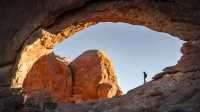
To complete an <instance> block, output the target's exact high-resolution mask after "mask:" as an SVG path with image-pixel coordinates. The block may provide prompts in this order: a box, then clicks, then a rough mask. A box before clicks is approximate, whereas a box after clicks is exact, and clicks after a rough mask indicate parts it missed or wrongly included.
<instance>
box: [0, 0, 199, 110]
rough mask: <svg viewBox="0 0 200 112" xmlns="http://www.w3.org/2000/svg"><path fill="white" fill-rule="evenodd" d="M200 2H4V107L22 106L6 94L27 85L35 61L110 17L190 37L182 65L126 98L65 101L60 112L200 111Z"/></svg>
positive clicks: (0, 49)
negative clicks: (56, 46) (70, 103)
mask: <svg viewBox="0 0 200 112" xmlns="http://www.w3.org/2000/svg"><path fill="white" fill-rule="evenodd" d="M199 4H200V1H199V0H12V1H11V0H1V1H0V111H2V112H8V111H7V109H8V108H7V107H9V109H11V110H16V107H18V105H17V104H20V103H16V105H14V104H15V103H13V102H12V100H8V99H10V98H11V99H12V98H13V97H15V98H16V99H18V97H17V96H18V95H17V96H16V95H13V94H6V93H12V91H13V90H12V89H9V88H11V87H13V88H18V87H19V88H21V87H22V84H23V81H24V79H25V78H26V75H27V73H28V71H29V70H30V69H31V68H32V66H33V64H34V63H35V61H37V60H38V59H40V57H42V56H44V55H48V54H49V53H51V51H52V48H53V47H54V46H55V45H56V44H57V43H59V42H61V41H62V40H63V39H65V38H68V37H70V36H71V35H73V34H74V33H76V32H78V31H80V30H82V29H84V28H86V27H89V26H91V25H94V24H96V23H98V22H105V21H108V22H126V23H130V24H133V25H135V24H137V25H143V26H147V27H149V28H151V29H154V30H156V31H160V32H166V33H169V34H171V35H174V36H176V37H178V38H179V39H182V40H184V41H186V43H185V45H184V46H183V48H182V52H183V56H182V58H181V60H179V62H178V63H177V65H175V66H172V67H169V68H167V69H164V71H163V73H161V74H160V75H159V76H157V77H156V78H155V80H153V81H151V82H149V83H147V84H145V85H143V86H141V87H139V88H136V89H134V90H132V91H131V92H129V93H128V94H127V95H125V96H122V97H119V98H114V99H111V100H103V101H98V102H95V103H89V104H88V103H87V104H81V105H62V104H60V105H58V109H57V112H79V111H81V112H88V111H90V112H96V111H102V112H105V111H106V112H130V111H131V112H132V111H133V110H137V109H144V108H146V109H152V108H156V109H157V111H159V112H164V111H165V112H177V111H181V112H198V111H200V109H199V105H200V102H199V101H200V100H199V99H200V98H199V94H200V93H199V90H200V89H199V86H198V85H199V82H200V78H199V75H200V73H199V70H200V66H199V59H200V56H199V51H200V50H199V49H200V43H199V42H200V38H199V37H200V32H199V29H200V19H199V18H200V13H199V12H200V6H199ZM11 82H12V83H11ZM104 87H106V88H109V86H103V88H104ZM100 88H101V87H100ZM149 91H150V92H149ZM98 94H103V93H98ZM19 99H20V98H19ZM19 101H21V100H18V101H17V102H19ZM9 104H13V105H9ZM11 112H13V111H11ZM14 112H15V111H14ZM154 112H155V111H154Z"/></svg>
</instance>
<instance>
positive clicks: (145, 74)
mask: <svg viewBox="0 0 200 112" xmlns="http://www.w3.org/2000/svg"><path fill="white" fill-rule="evenodd" d="M143 74H144V84H145V83H146V78H147V76H148V75H147V73H146V72H143Z"/></svg>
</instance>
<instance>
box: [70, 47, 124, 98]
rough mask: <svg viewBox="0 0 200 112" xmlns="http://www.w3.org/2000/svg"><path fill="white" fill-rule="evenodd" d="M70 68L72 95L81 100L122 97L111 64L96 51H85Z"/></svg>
mask: <svg viewBox="0 0 200 112" xmlns="http://www.w3.org/2000/svg"><path fill="white" fill-rule="evenodd" d="M70 67H71V69H72V73H73V94H75V95H76V96H78V97H80V99H81V100H83V101H86V100H95V99H101V98H112V97H113V96H120V95H122V92H121V90H120V88H119V86H118V84H117V79H116V75H115V73H114V70H113V67H112V63H111V61H110V60H109V59H108V57H107V56H106V55H105V54H104V53H102V52H100V51H98V50H90V51H86V52H85V53H83V54H82V55H80V56H79V57H78V58H77V59H75V60H74V61H73V62H72V63H71V64H70Z"/></svg>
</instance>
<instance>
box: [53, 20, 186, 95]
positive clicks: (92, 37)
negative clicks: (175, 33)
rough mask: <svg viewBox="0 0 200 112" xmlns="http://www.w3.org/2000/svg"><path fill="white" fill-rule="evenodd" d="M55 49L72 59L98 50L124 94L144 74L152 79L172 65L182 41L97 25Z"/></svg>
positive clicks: (114, 25)
mask: <svg viewBox="0 0 200 112" xmlns="http://www.w3.org/2000/svg"><path fill="white" fill-rule="evenodd" d="M72 37H73V38H69V39H66V40H65V41H63V42H62V43H61V44H59V45H57V46H56V47H55V48H54V52H55V54H57V55H60V56H63V57H67V58H69V59H71V60H73V59H75V58H76V57H78V56H79V55H80V54H81V53H83V52H84V51H86V50H91V49H99V50H102V51H104V52H106V54H107V55H108V56H109V57H110V59H111V60H112V62H113V66H114V70H115V72H116V74H117V78H118V82H119V85H120V87H121V88H122V90H123V91H124V92H127V91H128V90H130V89H133V88H135V87H137V86H139V85H142V84H143V73H142V72H143V71H146V72H147V73H148V75H149V77H148V81H149V80H151V78H152V76H154V75H155V74H156V73H159V72H161V71H162V69H163V68H165V67H167V66H170V65H174V64H176V63H177V61H178V59H179V58H180V56H181V55H182V54H181V52H180V47H181V46H182V44H183V41H181V40H179V39H177V38H176V37H172V36H171V35H169V34H167V33H161V32H156V31H153V30H151V29H149V28H146V27H143V26H138V25H130V24H126V23H109V22H104V23H99V24H97V25H94V26H91V27H89V28H87V29H84V30H82V31H80V32H78V33H76V34H75V35H73V36H72Z"/></svg>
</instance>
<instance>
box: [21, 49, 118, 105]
mask: <svg viewBox="0 0 200 112" xmlns="http://www.w3.org/2000/svg"><path fill="white" fill-rule="evenodd" d="M23 88H24V91H25V93H26V95H27V98H28V99H34V97H35V99H38V97H41V95H42V94H46V95H45V96H48V97H51V98H52V99H53V100H55V101H57V102H65V103H80V102H83V101H90V100H97V99H102V98H112V97H114V96H120V95H121V94H122V92H121V90H120V88H119V86H118V84H117V79H116V76H115V73H114V71H113V68H112V64H111V61H110V60H109V59H108V58H107V56H105V54H103V53H102V52H100V51H97V50H93V51H87V52H85V53H83V54H82V55H81V56H79V57H78V58H77V59H76V60H75V61H73V62H72V63H71V64H69V61H63V59H59V58H58V57H56V56H55V55H53V54H51V55H47V56H43V57H42V58H40V59H39V60H38V61H37V62H36V63H35V64H34V65H33V67H32V69H31V70H30V71H29V73H28V75H27V78H26V79H25V80H24V83H23ZM43 96H44V95H43ZM37 102H38V101H37Z"/></svg>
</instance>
